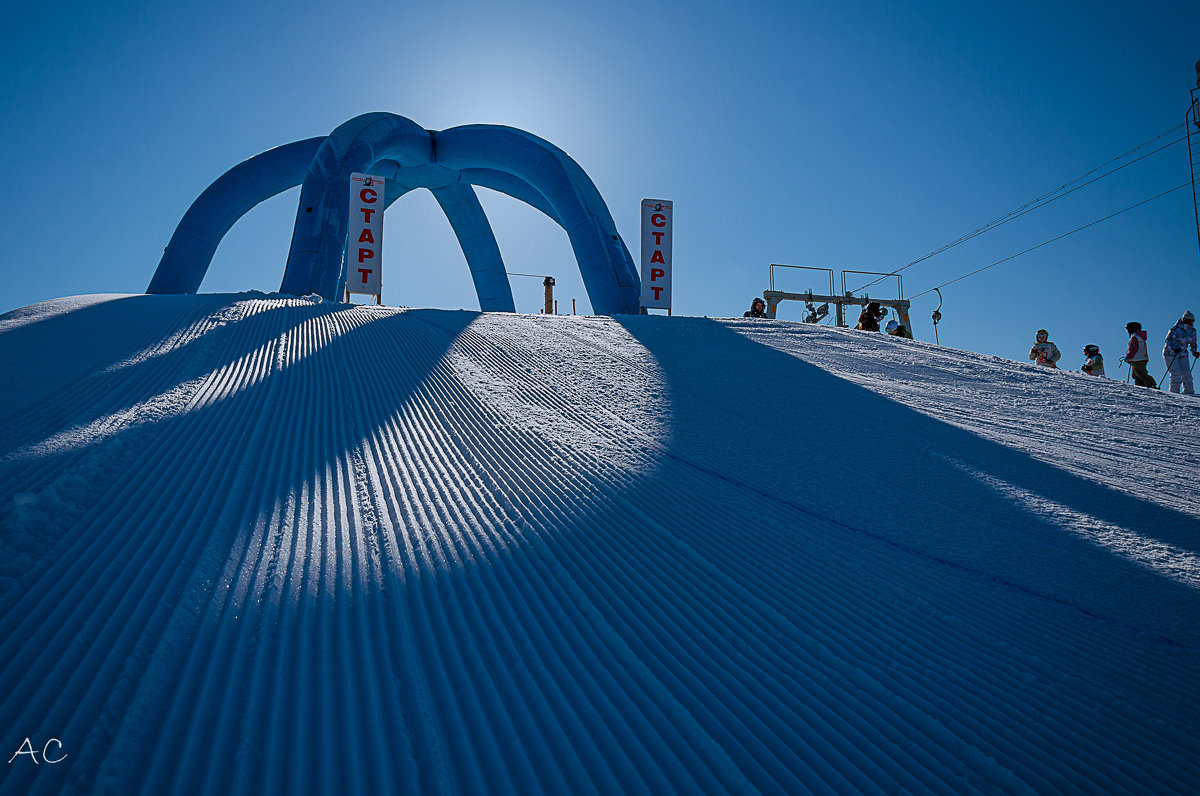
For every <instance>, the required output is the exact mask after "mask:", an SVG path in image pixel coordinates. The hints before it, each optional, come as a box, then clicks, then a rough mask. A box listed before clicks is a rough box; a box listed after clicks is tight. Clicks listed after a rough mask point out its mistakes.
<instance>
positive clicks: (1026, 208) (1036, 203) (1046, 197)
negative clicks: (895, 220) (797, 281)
mask: <svg viewBox="0 0 1200 796" xmlns="http://www.w3.org/2000/svg"><path fill="white" fill-rule="evenodd" d="M1185 126H1186V123H1180V124H1177V125H1175V126H1174V127H1172V128H1170V129H1169V130H1165V131H1163V132H1162V133H1159V134H1158V135H1156V136H1155V137H1154V138H1151V139H1150V140H1148V141H1145V142H1143V143H1141V144H1138V145H1137V146H1135V147H1133V148H1132V149H1130V150H1128V151H1126V152H1123V153H1121V154H1120V155H1117V156H1116V157H1113V158H1110V159H1108V160H1106V161H1104V162H1103V163H1101V164H1100V165H1098V166H1095V167H1093V168H1091V169H1089V170H1088V171H1086V172H1084V173H1083V174H1080V175H1079V176H1078V177H1076V178H1074V179H1072V180H1069V181H1067V182H1065V183H1063V184H1062V185H1060V186H1058V187H1057V188H1054V189H1053V190H1050V191H1047V192H1046V193H1044V194H1042V195H1041V196H1039V197H1037V198H1036V199H1032V200H1030V201H1028V202H1026V203H1025V204H1023V205H1021V206H1020V207H1018V208H1016V209H1014V210H1010V211H1009V212H1007V213H1005V214H1004V215H1002V216H1000V217H998V218H996V219H994V220H992V221H989V222H988V223H987V224H984V225H983V226H981V227H979V228H978V229H976V230H974V231H972V232H969V233H967V234H966V235H963V236H961V237H959V238H956V239H955V240H952V241H950V242H949V243H947V244H945V245H944V246H941V247H939V248H937V249H934V250H933V251H931V252H929V253H928V254H926V255H924V256H923V257H918V258H917V259H915V260H913V261H912V262H910V263H908V264H907V265H903V266H901V267H899V268H897V269H896V270H895V271H892V272H891V273H890V274H886V275H884V276H881V277H879V278H878V279H875V280H872V281H871V282H868V283H867V284H865V285H863V286H862V287H859V288H857V289H856V290H853V291H851V292H853V293H857V292H858V291H860V290H865V289H866V288H868V287H871V286H872V285H875V284H877V283H879V282H882V281H883V280H884V279H887V278H889V277H892V276H896V275H897V274H899V273H900V272H901V271H904V270H905V269H908V268H911V267H912V266H914V265H917V264H918V263H922V262H924V261H925V260H928V259H929V258H931V257H934V256H936V255H938V254H941V253H943V252H945V251H948V250H950V249H952V248H954V247H955V246H958V245H960V244H963V243H966V242H967V241H969V240H971V239H972V238H976V237H978V236H979V235H982V234H983V233H985V232H990V231H991V230H993V229H995V228H996V227H998V226H1000V225H1002V224H1006V223H1008V222H1009V221H1012V220H1014V219H1017V218H1020V217H1021V216H1023V215H1025V214H1026V213H1030V212H1032V211H1034V210H1037V209H1038V208H1040V207H1044V206H1045V205H1048V204H1050V203H1051V202H1053V201H1056V200H1058V199H1061V198H1062V197H1064V196H1067V195H1068V194H1071V193H1074V192H1075V191H1077V190H1079V189H1080V188H1084V187H1086V186H1088V185H1091V184H1092V183H1094V182H1096V181H1098V180H1101V179H1104V178H1105V177H1107V176H1109V175H1111V174H1115V173H1116V172H1118V171H1120V170H1121V169H1123V168H1125V167H1127V166H1132V165H1133V164H1134V163H1137V162H1138V161H1141V160H1144V159H1146V158H1148V157H1150V156H1151V155H1155V154H1157V153H1159V152H1161V151H1163V150H1164V149H1167V148H1168V147H1172V146H1175V145H1176V144H1178V143H1181V142H1183V141H1185V140H1186V139H1187V135H1186V134H1185V135H1183V136H1181V137H1180V138H1177V139H1175V140H1174V141H1171V142H1169V143H1166V144H1164V145H1162V146H1160V147H1158V148H1157V149H1155V150H1153V151H1151V152H1147V153H1146V154H1144V155H1142V156H1141V157H1138V158H1135V159H1134V160H1131V161H1129V162H1128V163H1123V164H1122V165H1120V166H1117V167H1116V168H1114V169H1110V170H1109V171H1106V172H1105V173H1103V174H1101V175H1099V176H1097V177H1094V178H1092V179H1090V180H1088V181H1087V182H1085V183H1083V184H1082V185H1076V183H1078V182H1080V181H1081V180H1083V179H1085V178H1087V177H1088V176H1090V175H1092V174H1094V173H1095V172H1097V171H1099V170H1100V169H1103V168H1104V167H1105V166H1108V165H1109V164H1112V163H1116V162H1117V161H1119V160H1122V159H1124V158H1126V157H1128V156H1129V155H1132V154H1133V153H1135V152H1138V151H1140V150H1142V149H1145V148H1146V147H1148V146H1150V145H1152V144H1154V143H1155V142H1157V141H1160V140H1162V139H1163V138H1166V137H1167V136H1169V135H1171V134H1173V133H1176V132H1178V131H1179V130H1181V129H1183V128H1184V127H1185ZM1071 186H1075V187H1073V188H1072V187H1071ZM1068 188H1070V190H1066V189H1068ZM1155 198H1157V197H1155ZM1148 201H1149V200H1148ZM1127 209H1130V208H1127ZM1122 212H1123V211H1122ZM1067 234H1070V233H1067ZM1062 237H1065V236H1062Z"/></svg>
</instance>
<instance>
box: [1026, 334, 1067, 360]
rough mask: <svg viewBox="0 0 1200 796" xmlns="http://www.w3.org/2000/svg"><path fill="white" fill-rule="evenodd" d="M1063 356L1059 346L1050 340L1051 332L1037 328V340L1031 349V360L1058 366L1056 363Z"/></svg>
mask: <svg viewBox="0 0 1200 796" xmlns="http://www.w3.org/2000/svg"><path fill="white" fill-rule="evenodd" d="M1061 358H1062V352H1061V351H1059V350H1058V346H1056V345H1055V344H1054V343H1052V342H1050V333H1049V332H1047V331H1046V330H1045V329H1038V330H1037V342H1036V343H1035V344H1034V346H1033V348H1031V349H1029V361H1030V362H1037V363H1038V364H1039V365H1041V366H1042V367H1046V368H1055V369H1057V368H1058V365H1056V364H1054V363H1056V362H1058V360H1060V359H1061Z"/></svg>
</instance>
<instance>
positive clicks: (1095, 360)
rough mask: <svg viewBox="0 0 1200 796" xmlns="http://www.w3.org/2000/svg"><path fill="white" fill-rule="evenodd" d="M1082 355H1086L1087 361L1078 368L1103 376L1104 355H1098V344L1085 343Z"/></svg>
mask: <svg viewBox="0 0 1200 796" xmlns="http://www.w3.org/2000/svg"><path fill="white" fill-rule="evenodd" d="M1083 355H1084V356H1085V357H1087V362H1084V363H1083V367H1082V368H1080V370H1082V371H1083V372H1084V373H1089V374H1091V375H1093V376H1103V375H1104V357H1102V356H1100V346H1098V345H1085V346H1084V347H1083Z"/></svg>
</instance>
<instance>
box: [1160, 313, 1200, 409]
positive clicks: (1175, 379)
mask: <svg viewBox="0 0 1200 796" xmlns="http://www.w3.org/2000/svg"><path fill="white" fill-rule="evenodd" d="M1195 321H1196V316H1195V315H1192V311H1191V310H1188V311H1187V312H1185V313H1183V317H1182V318H1180V319H1179V323H1177V324H1175V325H1174V326H1172V327H1171V331H1169V332H1167V341H1166V343H1165V344H1164V345H1163V362H1165V363H1166V364H1167V372H1168V373H1170V374H1171V392H1179V388H1180V387H1181V386H1182V387H1183V394H1184V395H1195V394H1196V390H1195V388H1193V387H1192V369H1191V367H1189V366H1188V356H1187V355H1188V350H1189V349H1190V350H1191V352H1192V356H1194V357H1200V352H1197V351H1196V328H1195V326H1194V323H1195Z"/></svg>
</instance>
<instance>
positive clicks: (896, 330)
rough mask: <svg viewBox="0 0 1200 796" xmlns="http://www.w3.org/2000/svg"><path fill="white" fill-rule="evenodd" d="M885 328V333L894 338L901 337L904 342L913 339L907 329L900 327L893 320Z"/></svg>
mask: <svg viewBox="0 0 1200 796" xmlns="http://www.w3.org/2000/svg"><path fill="white" fill-rule="evenodd" d="M885 328H886V329H887V333H888V334H890V335H894V336H896V337H903V338H905V339H906V340H911V339H913V336H912V332H910V331H909V330H908V327H907V326H902V325H900V324H899V323H897V322H896V321H894V320H892V321H888V322H887V326H886V327H885Z"/></svg>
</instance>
